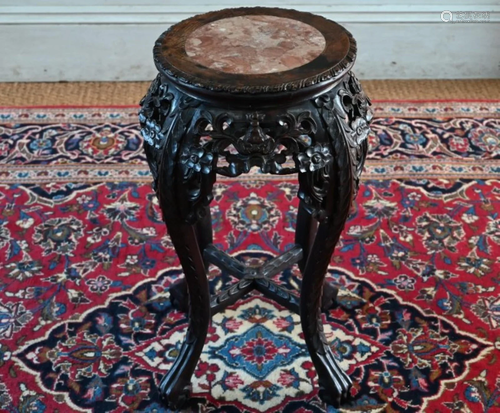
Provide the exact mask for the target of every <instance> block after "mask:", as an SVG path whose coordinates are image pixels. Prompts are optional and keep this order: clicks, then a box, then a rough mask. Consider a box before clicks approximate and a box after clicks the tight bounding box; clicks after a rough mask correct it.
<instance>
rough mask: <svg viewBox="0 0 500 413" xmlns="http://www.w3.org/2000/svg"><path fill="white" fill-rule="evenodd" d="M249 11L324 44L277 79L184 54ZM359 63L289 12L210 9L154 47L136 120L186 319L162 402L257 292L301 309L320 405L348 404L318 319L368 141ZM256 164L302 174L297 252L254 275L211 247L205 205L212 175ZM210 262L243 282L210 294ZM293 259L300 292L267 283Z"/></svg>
mask: <svg viewBox="0 0 500 413" xmlns="http://www.w3.org/2000/svg"><path fill="white" fill-rule="evenodd" d="M244 14H253V15H256V14H268V15H273V16H280V17H288V18H293V19H297V20H301V21H303V22H305V23H307V24H310V25H312V26H314V27H316V28H317V29H318V30H320V31H321V33H323V35H324V36H325V39H326V45H327V46H326V47H325V50H324V51H323V53H322V54H321V55H320V56H319V57H318V58H316V59H314V60H313V61H312V62H310V63H309V64H305V65H304V66H301V67H299V68H296V69H292V70H289V71H286V72H282V73H278V74H276V73H271V74H265V75H231V74H228V73H224V74H221V72H218V71H216V70H212V69H208V68H204V67H202V66H200V65H194V64H193V62H191V61H189V59H188V57H187V56H186V55H185V52H184V51H183V50H184V49H183V47H182V45H183V41H185V39H186V37H187V36H188V35H189V33H191V32H192V31H193V30H195V29H196V28H198V27H200V26H201V25H203V24H205V23H207V22H210V21H214V20H217V19H220V18H225V17H231V16H240V15H244ZM354 58H355V42H354V40H353V39H352V37H351V36H350V34H349V33H348V32H347V31H345V30H344V29H343V28H342V27H341V26H339V25H337V24H336V23H333V22H330V21H328V20H326V19H323V18H321V17H318V16H313V15H311V14H308V13H301V12H297V11H294V10H281V9H268V8H260V7H259V8H248V9H245V8H243V9H229V10H223V11H220V12H215V13H208V14H206V15H201V16H196V17H194V18H192V19H188V20H187V21H184V22H181V23H180V24H178V25H176V26H173V28H172V29H170V30H169V31H168V32H166V33H164V34H163V35H162V36H161V37H160V39H159V40H158V42H157V45H156V46H155V60H156V64H157V67H158V69H159V71H160V74H159V75H158V76H157V78H156V79H155V80H154V81H153V83H152V84H151V87H150V89H149V91H148V93H147V95H146V96H145V97H144V99H143V100H142V101H141V106H142V108H141V112H140V115H139V118H140V122H141V128H142V129H141V132H142V135H143V137H144V150H145V152H146V155H147V159H148V163H149V166H150V169H151V172H152V175H153V186H154V188H155V191H156V194H157V196H158V199H159V203H160V207H161V210H162V213H163V219H164V221H165V223H166V225H167V228H168V231H169V234H170V236H171V238H172V242H173V244H174V247H175V249H176V252H177V254H178V256H179V259H180V262H181V264H182V268H183V271H184V275H185V279H183V280H182V281H180V282H178V283H176V284H175V285H174V286H173V287H172V288H171V291H170V294H171V301H172V303H173V305H175V306H177V307H178V308H180V309H182V310H184V311H187V312H188V313H189V327H188V332H187V334H186V338H185V341H184V343H183V345H182V348H181V351H180V353H179V356H178V358H177V359H176V361H175V363H174V365H173V366H172V368H171V369H170V371H169V372H168V373H167V374H166V376H165V377H164V378H163V380H162V382H161V383H160V392H161V394H162V395H163V397H164V399H165V402H166V404H167V405H168V406H169V407H171V408H180V407H181V406H183V404H184V403H185V402H186V401H187V399H188V397H189V394H190V383H191V376H192V374H193V371H194V369H195V366H196V363H197V361H198V359H199V356H200V353H201V351H202V348H203V344H204V341H205V338H206V334H207V330H208V326H209V323H210V317H211V315H213V314H215V313H217V312H220V311H223V310H224V309H225V308H226V307H227V306H229V305H231V304H233V303H235V302H236V301H237V300H238V299H239V298H241V297H243V296H244V295H246V294H247V293H249V292H250V291H252V290H254V289H256V290H258V291H259V292H261V293H262V294H264V295H266V296H268V297H270V298H272V299H274V300H275V301H277V302H278V303H280V304H281V305H283V306H285V307H286V308H288V309H290V310H291V311H294V312H297V313H299V314H300V317H301V323H302V328H303V331H304V337H305V341H306V344H307V348H308V350H309V353H310V355H311V358H312V361H313V363H314V366H315V368H316V371H317V374H318V379H319V380H318V381H319V386H320V396H321V398H322V399H323V400H324V401H325V402H327V403H330V404H332V405H334V406H339V405H340V404H341V403H343V402H344V401H345V400H346V399H347V398H348V396H349V389H350V386H351V381H350V379H349V377H348V376H347V375H346V374H345V372H344V371H343V370H342V369H341V368H340V366H339V364H338V363H337V361H336V359H335V357H334V355H333V353H332V351H331V349H330V347H329V345H328V343H327V342H326V340H325V337H324V334H323V326H322V323H321V319H320V312H321V309H323V310H327V309H328V308H330V307H331V306H332V305H333V304H334V302H335V298H336V295H337V288H336V287H335V286H334V285H331V284H329V283H327V282H326V281H325V275H326V272H327V268H328V265H329V262H330V258H331V255H332V254H333V251H334V249H335V245H336V243H337V242H338V239H339V237H340V234H341V232H342V229H343V227H344V224H345V222H346V220H347V217H348V214H349V209H350V206H351V203H352V201H353V199H354V197H355V195H356V191H357V188H358V184H359V176H360V174H361V170H362V168H363V163H364V160H365V156H366V150H367V145H368V144H367V142H368V141H367V135H368V131H369V123H370V120H371V112H370V110H369V105H370V102H369V100H368V98H367V97H366V96H365V94H364V93H363V91H362V89H361V86H360V85H359V83H358V81H357V80H356V78H355V76H354V75H353V74H352V72H349V69H350V67H351V66H352V64H353V62H354ZM220 160H224V161H225V163H223V164H221V163H220V162H219V161H220ZM221 165H223V166H221ZM253 166H257V167H258V168H260V170H261V171H262V172H264V173H271V174H290V173H298V178H299V192H298V196H299V198H300V207H299V211H298V218H297V228H296V237H295V241H296V245H295V246H294V247H293V248H292V249H290V250H289V251H286V252H284V253H283V254H282V255H280V256H278V257H275V258H274V259H271V260H269V261H268V262H266V263H265V264H264V265H263V266H262V267H260V268H255V267H248V266H246V265H245V264H244V263H242V262H240V261H238V260H236V259H234V258H233V257H231V256H229V255H228V254H226V253H225V252H223V251H221V250H219V249H217V248H216V247H215V246H214V245H213V240H212V228H211V216H210V207H209V205H210V202H211V201H212V199H213V195H212V187H213V184H214V182H215V179H216V175H217V174H221V175H225V176H230V177H237V176H239V175H241V174H243V173H247V172H248V171H249V170H250V169H251V168H252V167H253ZM209 264H214V265H217V266H219V267H220V268H221V269H222V270H224V271H226V272H228V273H229V274H231V275H233V276H235V277H236V278H238V281H237V282H236V283H235V284H233V285H231V286H229V287H226V288H225V289H223V290H222V291H221V292H219V293H218V294H216V295H215V296H213V297H210V292H209V287H208V281H207V268H208V265H209ZM293 264H298V265H299V268H300V270H301V271H302V274H303V280H302V286H301V291H300V297H298V295H296V293H294V292H290V291H287V290H285V289H283V288H282V287H281V286H279V285H277V284H276V283H274V282H273V281H272V280H271V277H273V276H274V275H276V274H278V273H280V272H281V271H283V270H284V269H285V268H287V267H289V266H290V265H293Z"/></svg>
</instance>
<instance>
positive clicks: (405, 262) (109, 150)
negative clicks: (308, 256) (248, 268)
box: [0, 101, 500, 413]
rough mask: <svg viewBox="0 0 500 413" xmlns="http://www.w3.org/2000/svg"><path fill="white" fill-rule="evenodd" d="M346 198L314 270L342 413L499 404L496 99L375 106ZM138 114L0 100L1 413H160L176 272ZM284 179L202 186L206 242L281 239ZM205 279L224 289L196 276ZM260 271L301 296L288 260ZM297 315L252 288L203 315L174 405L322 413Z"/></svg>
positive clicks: (174, 330)
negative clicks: (351, 202)
mask: <svg viewBox="0 0 500 413" xmlns="http://www.w3.org/2000/svg"><path fill="white" fill-rule="evenodd" d="M373 109H374V113H375V119H374V122H373V126H372V129H373V132H372V134H371V135H370V138H369V139H370V150H369V155H368V160H367V163H366V168H365V172H364V175H363V180H362V185H361V189H360V191H359V195H358V198H357V201H356V204H355V206H354V209H353V214H352V216H351V218H350V219H349V221H348V223H347V225H346V229H345V232H344V235H343V237H342V240H341V243H340V245H339V246H338V248H337V250H336V253H335V255H334V257H333V258H332V261H331V267H330V270H329V274H328V277H329V279H330V280H331V281H333V282H335V283H336V284H337V285H339V286H340V287H341V292H340V295H339V299H338V305H337V306H336V307H334V308H332V309H331V310H330V311H329V312H328V313H327V314H324V321H325V323H326V328H325V333H326V336H327V338H328V340H329V341H330V343H331V347H332V350H333V352H334V354H335V356H336V357H337V359H338V361H339V363H340V364H341V365H342V367H343V368H344V369H345V370H346V371H347V372H348V374H349V375H350V376H351V377H352V379H353V381H354V387H353V389H352V396H353V397H352V402H351V403H350V404H348V405H345V406H343V407H342V408H341V409H340V411H343V412H399V411H404V412H424V411H425V412H441V413H445V412H490V413H491V412H499V411H500V369H499V368H498V365H499V363H500V261H499V256H500V179H499V178H500V102H491V101H490V102H488V101H483V102H481V101H478V102H455V101H446V102H445V101H443V102H439V101H437V102H375V104H374V106H373ZM141 146H142V139H141V135H140V132H139V127H138V121H137V108H126V107H123V108H17V109H14V108H0V257H1V261H0V262H1V263H2V264H1V268H0V409H1V411H2V412H11V413H12V412H16V413H17V412H31V413H35V412H47V413H49V412H50V413H52V412H67V411H74V412H130V411H135V412H143V413H146V412H148V413H152V412H158V413H159V412H166V411H167V410H166V409H165V408H164V407H162V405H161V403H160V400H159V396H158V393H157V391H156V385H157V383H158V381H159V379H160V377H161V375H162V374H163V373H164V372H165V371H166V370H168V368H169V367H170V366H171V364H172V362H173V360H174V358H175V356H176V354H177V352H178V350H179V346H180V343H181V341H182V340H183V337H184V334H185V329H186V315H185V314H184V313H182V312H180V311H177V310H175V309H173V308H172V306H171V304H170V302H169V295H168V288H169V286H170V285H171V284H172V283H173V282H174V281H175V280H177V279H178V278H179V277H181V276H182V271H181V270H180V267H179V263H178V260H177V258H176V255H175V252H174V250H173V248H172V244H171V242H170V240H169V238H168V235H167V234H166V230H165V227H164V225H163V223H162V221H161V217H160V214H159V209H158V206H157V203H156V200H155V197H154V196H153V192H152V189H151V185H150V181H151V178H150V175H149V172H148V169H147V165H146V161H145V158H144V155H143V152H142V147H141ZM296 191H297V181H296V178H295V177H294V176H290V177H276V176H267V175H262V174H259V173H253V174H250V175H247V176H244V177H241V178H240V179H237V180H235V179H223V178H221V179H219V181H218V182H217V184H216V186H215V200H214V202H213V205H212V214H213V226H214V235H215V242H216V244H217V245H218V246H219V247H220V248H223V249H225V250H227V251H228V252H229V253H230V254H232V255H234V256H236V257H238V258H239V259H240V260H242V261H245V262H248V263H250V264H252V263H259V262H262V261H264V260H267V259H269V258H270V257H272V256H275V255H276V254H278V253H279V252H280V251H283V250H286V249H287V248H288V247H289V246H290V245H291V244H292V243H293V232H294V224H295V219H296V212H297V199H296V196H295V194H296ZM210 277H211V288H212V290H214V291H215V290H219V289H220V288H222V287H223V285H225V284H228V283H230V282H231V281H234V280H232V279H231V277H230V276H229V275H227V274H224V273H221V272H220V270H218V269H216V268H212V269H211V271H210ZM275 280H276V281H277V282H279V283H281V284H283V285H284V286H285V287H288V288H290V289H292V288H298V287H299V285H300V274H299V272H298V270H297V269H296V268H292V269H291V270H288V271H286V272H285V273H284V274H282V275H279V276H277V277H276V278H275ZM316 380H317V378H316V373H315V371H314V367H313V365H312V363H311V362H310V360H309V357H308V354H307V351H306V348H305V344H304V342H303V339H302V333H301V328H300V323H299V319H298V317H297V316H295V315H292V314H290V313H289V312H288V311H286V310H285V309H284V308H282V307H280V306H279V305H278V304H275V303H273V302H271V301H268V300H267V299H264V298H263V297H261V296H260V295H258V294H257V293H255V294H254V295H250V296H248V297H247V298H246V299H244V300H242V301H240V302H238V303H237V304H235V305H234V306H232V307H230V308H229V309H228V310H227V311H225V312H224V313H221V314H219V315H217V316H216V317H214V320H213V323H212V325H211V328H210V331H209V335H208V338H207V343H206V346H205V349H204V352H203V355H202V358H201V360H200V362H199V364H198V366H197V368H196V371H195V374H194V376H193V396H194V401H193V403H192V405H191V406H190V407H188V409H187V410H186V411H191V412H211V413H212V412H226V413H236V412H264V411H267V412H286V413H292V412H294V413H312V412H324V411H328V412H330V413H331V412H336V411H337V410H336V409H334V408H332V407H328V406H325V405H324V404H323V403H322V402H321V401H320V399H319V398H318V396H317V391H316V387H315V383H316Z"/></svg>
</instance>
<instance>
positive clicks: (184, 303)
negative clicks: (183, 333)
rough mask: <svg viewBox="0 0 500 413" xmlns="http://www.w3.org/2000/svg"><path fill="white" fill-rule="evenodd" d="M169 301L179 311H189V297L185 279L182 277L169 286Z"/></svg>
mask: <svg viewBox="0 0 500 413" xmlns="http://www.w3.org/2000/svg"><path fill="white" fill-rule="evenodd" d="M169 292H170V302H171V303H172V306H173V307H174V308H176V309H177V310H179V311H182V312H184V313H187V312H188V311H189V301H188V300H189V297H188V291H187V284H186V280H184V279H182V280H179V281H177V282H176V283H174V284H173V285H172V286H171V287H170V290H169Z"/></svg>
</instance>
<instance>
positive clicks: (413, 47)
mask: <svg viewBox="0 0 500 413" xmlns="http://www.w3.org/2000/svg"><path fill="white" fill-rule="evenodd" d="M428 1H429V3H430V0H428ZM19 3H20V2H19V1H14V0H0V81H61V80H64V81H79V80H150V79H151V78H152V77H153V76H154V74H155V71H156V70H155V68H154V66H153V59H152V53H151V51H152V47H153V44H154V42H155V40H156V38H157V37H158V36H159V34H160V33H161V32H163V31H164V30H165V29H166V28H167V27H168V26H169V25H170V24H173V23H176V22H177V21H180V20H182V19H185V18H187V17H189V16H192V15H194V14H197V13H202V12H205V11H209V10H217V9H220V8H224V7H235V6H238V5H239V4H241V3H239V2H236V1H230V0H184V1H179V0H177V1H176V2H173V1H171V0H164V1H161V0H108V1H105V2H103V1H101V2H99V1H96V0H87V1H84V0H66V1H64V0H44V1H42V0H24V1H23V2H22V6H20V5H19ZM343 3H344V4H343ZM244 4H245V6H251V5H264V4H265V5H266V6H271V5H275V6H281V7H290V8H296V9H299V10H306V11H310V12H313V13H317V14H321V15H324V16H325V17H327V18H330V19H332V20H336V21H337V22H339V23H341V24H343V25H344V26H346V28H347V29H348V30H350V31H351V32H352V33H353V35H354V36H355V38H356V39H357V41H358V50H359V53H358V60H357V63H356V68H355V71H356V73H357V74H358V76H359V77H362V78H366V79H411V78H499V77H500V6H498V2H497V1H496V0H477V1H474V0H455V1H453V2H445V3H442V5H435V4H425V2H424V1H418V0H415V1H408V0H405V1H402V0H400V1H397V0H390V1H385V2H383V3H379V2H377V1H375V2H374V1H369V0H357V1H348V0H321V1H316V2H314V3H312V2H310V3H308V2H306V1H304V0H301V1H297V0H295V1H294V0H289V1H286V0H283V1H277V0H272V1H267V2H263V1H255V0H246V1H245V3H244ZM443 10H450V11H490V12H491V13H490V22H489V23H471V24H465V23H462V24H452V23H444V22H442V21H441V19H440V15H441V12H442V11H443Z"/></svg>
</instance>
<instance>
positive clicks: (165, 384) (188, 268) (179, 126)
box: [146, 107, 214, 409]
mask: <svg viewBox="0 0 500 413" xmlns="http://www.w3.org/2000/svg"><path fill="white" fill-rule="evenodd" d="M192 117H193V113H192V110H190V108H189V107H187V108H186V109H185V110H181V111H178V112H177V116H173V117H172V118H168V119H167V121H166V122H165V124H164V125H165V126H164V127H163V128H161V133H165V135H162V140H161V141H160V142H159V144H158V146H157V147H156V148H154V150H153V149H151V147H149V149H148V151H149V159H150V160H151V161H150V163H152V164H153V168H154V169H152V170H153V172H154V173H153V176H154V177H155V178H156V179H155V181H156V193H157V196H158V200H159V204H160V208H161V210H162V213H163V220H164V221H165V224H166V226H167V229H168V232H169V234H170V237H171V239H172V243H173V244H174V247H175V250H176V253H177V255H178V257H179V260H180V262H181V265H182V269H183V272H184V275H185V285H186V286H187V293H188V300H187V301H188V318H189V324H188V329H187V333H186V337H185V339H184V342H183V344H182V346H181V349H180V351H179V354H178V356H177V358H176V360H175V362H174V364H173V365H172V367H171V368H170V370H169V371H168V373H167V374H166V375H165V376H164V377H163V379H162V380H161V382H160V385H159V391H160V393H161V395H162V397H163V399H164V401H165V403H166V404H167V405H168V407H169V408H171V409H179V408H181V407H182V406H183V405H184V404H185V403H186V402H187V401H188V399H189V397H190V391H191V376H192V375H193V372H194V370H195V368H196V364H197V363H198V359H199V357H200V354H201V351H202V350H203V346H204V344H205V338H206V336H207V332H208V327H209V323H210V320H211V315H210V292H209V286H208V280H207V275H206V269H205V264H204V262H203V255H202V251H201V250H200V241H201V242H203V240H204V239H205V238H206V236H207V235H206V234H200V231H199V226H200V225H203V226H205V227H206V224H207V223H206V220H205V221H202V222H203V223H204V224H203V223H202V224H197V223H198V222H199V221H200V219H199V218H200V217H202V216H203V212H200V209H203V208H204V207H205V206H207V205H208V203H209V202H210V200H211V198H210V196H211V184H212V183H213V180H214V175H213V174H210V171H209V170H207V171H206V172H204V173H203V174H202V173H198V174H197V171H196V169H194V168H193V167H190V165H189V164H187V163H186V161H185V160H186V158H188V157H189V150H191V148H193V147H195V145H196V142H193V140H192V135H193V134H192V132H191V128H192V122H191V119H192ZM146 126H147V125H146ZM158 129H160V128H159V127H158ZM163 131H165V132H163ZM159 135H160V134H159V133H158V131H157V132H156V135H155V136H156V137H157V136H159ZM146 153H148V152H146ZM186 153H187V155H186ZM156 171H157V173H155V172H156ZM198 172H199V170H198ZM197 185H198V186H199V187H201V188H202V189H201V190H199V191H197V190H196V186H197ZM193 194H195V195H197V196H193ZM200 235H202V236H200ZM208 235H209V236H211V233H210V234H208Z"/></svg>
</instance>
